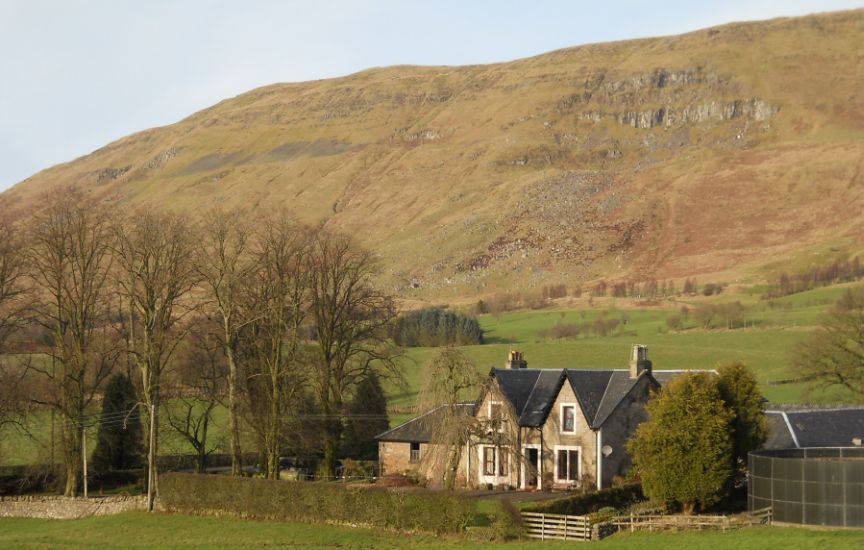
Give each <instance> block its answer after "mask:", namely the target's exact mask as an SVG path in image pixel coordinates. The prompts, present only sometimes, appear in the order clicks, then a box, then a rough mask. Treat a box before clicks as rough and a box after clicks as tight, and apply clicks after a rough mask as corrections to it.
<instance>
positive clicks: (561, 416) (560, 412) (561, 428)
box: [558, 403, 579, 435]
mask: <svg viewBox="0 0 864 550" xmlns="http://www.w3.org/2000/svg"><path fill="white" fill-rule="evenodd" d="M564 407H573V431H572V432H570V431H567V430H565V429H564ZM578 410H579V409H578V408H577V406H576V403H561V405H559V407H558V432H559V433H562V434H568V435H573V434H575V433H576V411H578Z"/></svg>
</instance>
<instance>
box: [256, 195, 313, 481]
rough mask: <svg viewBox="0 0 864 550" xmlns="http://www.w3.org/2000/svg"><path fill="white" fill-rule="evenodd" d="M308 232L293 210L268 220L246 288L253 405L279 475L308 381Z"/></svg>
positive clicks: (272, 471)
mask: <svg viewBox="0 0 864 550" xmlns="http://www.w3.org/2000/svg"><path fill="white" fill-rule="evenodd" d="M308 248H309V241H308V231H306V230H304V229H303V228H301V227H299V226H297V225H296V224H295V223H293V222H292V221H291V220H290V218H289V216H288V215H287V213H284V212H283V213H280V214H277V215H274V216H271V217H269V218H267V219H265V220H264V222H263V228H262V230H261V232H260V234H259V235H258V236H257V238H256V243H255V246H254V254H255V267H256V270H255V276H254V277H253V278H252V280H251V282H250V284H249V285H248V287H247V291H246V300H247V303H248V307H249V309H250V310H252V311H255V312H256V316H255V319H254V321H253V322H252V323H250V324H248V325H247V327H246V329H245V330H244V345H245V346H246V355H247V357H248V360H249V365H248V368H247V376H248V387H249V392H250V405H251V407H252V409H253V410H252V412H253V414H254V415H255V417H256V418H255V421H254V422H253V423H252V425H253V428H255V430H256V431H257V432H258V435H259V440H260V441H261V443H262V447H263V451H264V456H265V473H266V475H267V477H269V478H273V479H276V478H277V477H278V475H279V454H280V450H281V448H282V445H283V442H284V428H285V425H286V421H287V420H289V419H288V418H287V417H288V416H289V415H291V414H292V413H296V412H297V410H298V408H297V405H298V403H299V400H300V398H301V394H302V389H303V383H304V381H305V376H306V373H305V369H304V368H303V363H304V361H303V360H302V359H301V354H302V348H301V344H302V333H301V328H302V326H303V323H304V320H305V318H306V313H307V307H308V299H307V295H308V292H307V289H308V269H307V258H308Z"/></svg>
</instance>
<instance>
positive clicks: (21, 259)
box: [0, 219, 28, 429]
mask: <svg viewBox="0 0 864 550" xmlns="http://www.w3.org/2000/svg"><path fill="white" fill-rule="evenodd" d="M25 279H26V258H25V254H24V249H23V242H22V239H21V238H20V236H19V232H18V231H16V230H15V229H14V228H13V227H12V225H11V224H10V223H8V222H6V220H4V219H0V429H3V427H4V426H6V425H19V426H20V425H21V423H22V420H23V418H24V415H25V413H26V410H27V408H28V407H27V400H26V399H24V395H23V394H22V393H21V391H20V390H21V377H22V376H23V374H24V371H23V369H21V368H20V365H18V364H17V361H14V360H12V356H11V355H10V354H9V352H10V351H11V350H10V349H9V345H8V340H9V337H10V335H11V334H12V333H13V332H14V331H15V330H16V329H17V328H19V327H20V326H21V325H22V323H23V322H24V315H25V311H26V307H27V306H26V300H25V298H26V296H25V289H26V286H25Z"/></svg>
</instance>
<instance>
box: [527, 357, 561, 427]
mask: <svg viewBox="0 0 864 550" xmlns="http://www.w3.org/2000/svg"><path fill="white" fill-rule="evenodd" d="M523 370H525V369H523ZM562 384H564V373H563V372H561V371H558V370H540V374H539V375H538V376H537V380H536V382H535V383H534V387H533V388H531V393H530V394H529V396H528V401H527V402H526V404H525V407H524V408H523V409H522V411H521V412H520V413H519V425H520V426H533V427H537V426H542V425H543V423H544V422H546V417H547V416H548V415H549V409H551V408H552V404H553V403H555V397H556V396H557V395H558V391H559V390H560V389H561V385H562Z"/></svg>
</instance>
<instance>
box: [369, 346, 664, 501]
mask: <svg viewBox="0 0 864 550" xmlns="http://www.w3.org/2000/svg"><path fill="white" fill-rule="evenodd" d="M680 372H681V371H656V370H653V369H652V364H651V361H650V360H649V359H648V348H647V346H642V345H637V346H634V347H633V350H632V355H631V358H630V363H629V368H628V369H608V370H588V369H529V368H528V365H527V362H526V361H525V359H524V358H523V357H522V354H521V353H519V352H518V351H511V352H510V354H509V357H508V359H507V362H506V364H505V368H502V369H498V368H493V369H492V370H491V372H490V373H489V377H488V379H487V381H486V384H485V386H484V388H483V390H482V391H481V394H480V396H479V398H478V399H477V400H476V401H474V402H470V403H461V404H459V405H458V414H459V415H465V416H466V417H470V418H473V420H474V423H473V425H474V426H475V429H474V430H473V432H472V433H471V434H470V436H469V437H468V440H467V443H466V445H465V446H464V449H460V450H459V451H460V452H459V461H458V462H459V465H458V469H457V471H456V481H457V484H458V485H459V486H462V487H484V486H508V487H513V488H521V489H568V488H575V487H585V488H588V487H590V488H598V489H599V488H603V487H608V486H610V485H611V484H612V483H613V480H614V479H615V478H616V477H617V476H625V475H626V474H627V471H628V469H629V468H630V466H631V462H630V457H629V456H628V454H627V450H626V447H625V443H626V441H627V440H628V439H629V437H630V436H631V435H632V434H633V432H634V431H635V429H636V427H637V426H638V425H639V423H640V422H642V421H643V420H645V419H646V416H647V414H646V411H645V404H646V403H647V402H648V399H650V397H651V394H652V393H653V392H654V391H656V390H658V389H659V388H660V387H661V385H662V384H663V383H665V382H666V381H668V380H669V379H670V378H671V377H672V376H674V375H676V374H679V373H680ZM444 413H445V410H444V408H443V407H439V408H437V409H433V410H431V411H428V412H426V413H425V414H423V415H421V416H419V417H417V418H414V419H412V420H409V421H408V422H405V423H404V424H401V425H399V426H396V427H395V428H393V429H391V430H389V431H387V432H385V433H383V434H380V435H379V436H378V437H377V439H378V441H379V460H380V462H381V470H382V472H383V474H385V475H386V474H389V473H414V474H417V475H420V476H423V477H425V478H427V479H428V480H429V481H430V483H431V484H432V485H437V484H439V483H441V481H442V480H443V475H444V472H443V468H444V467H445V466H444V465H446V464H447V461H446V460H441V458H442V453H444V454H446V453H447V450H446V449H444V448H442V447H445V446H444V445H441V444H440V443H436V442H435V441H440V439H437V438H435V435H434V434H435V430H436V428H437V427H438V426H440V424H441V422H442V420H443V418H445V416H446V415H445V414H444Z"/></svg>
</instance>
